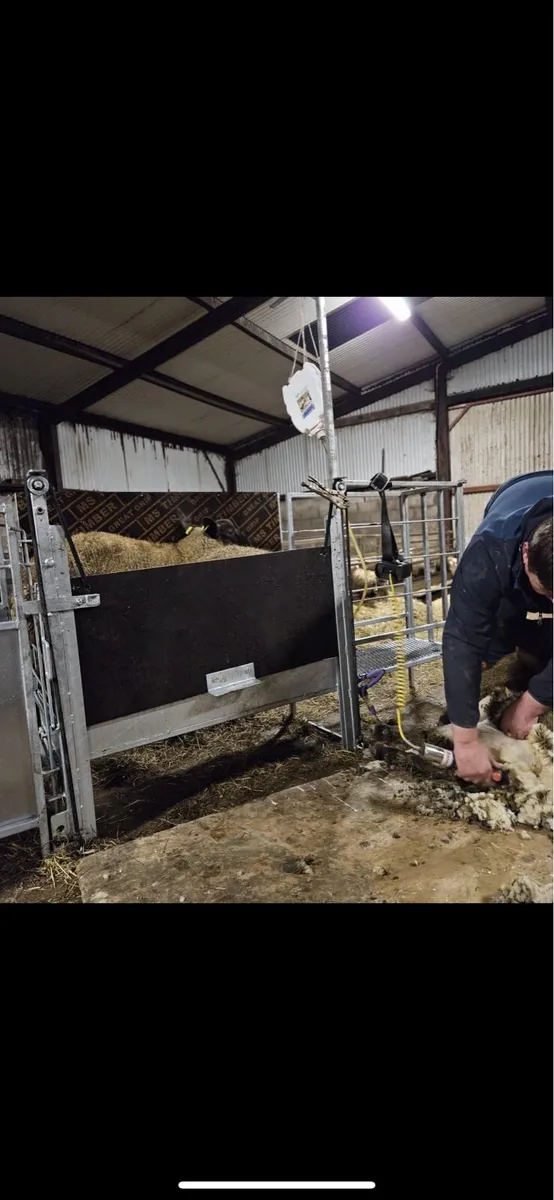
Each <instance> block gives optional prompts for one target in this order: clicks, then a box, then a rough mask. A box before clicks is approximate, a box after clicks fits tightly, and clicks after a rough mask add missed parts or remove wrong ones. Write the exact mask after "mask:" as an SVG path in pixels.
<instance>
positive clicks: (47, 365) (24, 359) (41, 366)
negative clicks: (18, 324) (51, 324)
mask: <svg viewBox="0 0 554 1200" xmlns="http://www.w3.org/2000/svg"><path fill="white" fill-rule="evenodd" d="M108 374H109V371H108V370H106V368H105V367H96V366H94V364H93V363H88V362H83V361H82V360H81V359H77V358H70V357H69V356H68V355H67V354H59V353H58V351H57V350H47V349H46V348H45V347H44V346H32V345H30V344H29V343H28V342H21V341H19V339H18V338H11V337H6V336H5V335H4V334H0V391H2V392H14V393H15V395H16V396H31V397H32V398H33V399H34V400H48V401H51V402H52V403H53V404H59V403H60V402H61V401H62V400H68V399H69V397H70V396H73V395H75V393H76V392H80V391H81V390H82V388H84V387H87V385H88V384H89V383H94V382H95V381H96V380H97V379H102V378H103V376H104V375H108Z"/></svg>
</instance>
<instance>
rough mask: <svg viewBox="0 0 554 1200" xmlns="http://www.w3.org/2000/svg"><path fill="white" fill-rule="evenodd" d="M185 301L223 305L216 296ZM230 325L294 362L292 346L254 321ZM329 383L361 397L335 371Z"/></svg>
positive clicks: (311, 358)
mask: <svg viewBox="0 0 554 1200" xmlns="http://www.w3.org/2000/svg"><path fill="white" fill-rule="evenodd" d="M186 299H187V300H192V301H193V303H194V304H201V305H202V306H203V307H204V308H206V309H211V310H212V311H213V310H214V309H216V308H218V307H219V306H220V305H221V304H223V303H224V301H222V300H218V299H217V296H187V297H186ZM232 324H233V325H234V326H235V327H236V328H237V329H241V330H242V332H243V333H247V334H248V336H249V337H251V338H253V339H254V341H256V342H259V343H260V344H261V345H262V346H268V347H269V349H270V350H275V352H276V353H277V354H281V355H282V356H283V358H288V359H289V361H290V362H294V359H295V357H296V355H297V354H298V351H297V350H296V348H295V347H294V346H289V345H287V343H286V342H284V341H282V339H281V338H278V337H275V335H274V334H273V333H268V332H267V330H266V329H262V327H261V325H255V324H254V321H249V320H248V318H247V317H240V318H239V319H237V320H236V321H233V322H232ZM306 358H307V359H308V360H309V361H310V362H315V363H317V364H318V366H319V359H318V357H317V355H315V354H312V353H311V352H310V351H309V350H307V351H306ZM331 383H332V384H333V386H334V387H336V388H340V391H341V392H349V393H350V394H351V395H352V396H361V391H360V388H359V387H357V385H356V384H355V383H350V380H349V379H343V377H342V375H337V373H336V371H331Z"/></svg>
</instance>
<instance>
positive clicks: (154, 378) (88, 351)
mask: <svg viewBox="0 0 554 1200" xmlns="http://www.w3.org/2000/svg"><path fill="white" fill-rule="evenodd" d="M0 333H4V334H6V335H7V337H13V338H19V340H20V341H22V342H30V343H31V344H32V345H34V346H45V347H46V348H47V349H48V350H55V351H57V352H58V353H59V354H67V355H69V356H70V357H71V358H77V359H82V360H83V361H84V362H91V363H94V364H95V365H96V366H99V367H109V369H110V370H111V371H116V370H117V369H118V368H119V367H124V366H125V365H126V364H127V363H128V362H129V359H127V358H122V357H121V355H119V354H111V353H109V351H107V350H99V349H98V347H97V346H89V345H87V344H86V343H85V342H78V341H76V340H75V339H74V338H69V337H65V336H64V335H63V334H61V333H52V332H51V331H50V330H49V329H40V328H39V327H38V326H37V325H28V324H27V323H26V322H25V321H17V320H16V319H15V318H14V317H6V316H4V315H3V314H2V313H0ZM140 378H141V379H144V380H145V382H146V383H153V384H154V385H155V386H156V387H160V388H164V389H165V390H166V391H168V392H175V393H176V394H177V395H178V396H186V397H188V398H189V399H190V400H198V402H199V404H207V405H208V406H209V407H211V408H219V409H221V411H222V412H229V413H233V414H234V415H235V416H237V417H246V418H247V419H248V420H249V421H257V422H258V423H259V424H260V425H274V426H275V427H276V428H278V427H279V426H282V427H284V426H285V425H287V424H288V422H287V421H286V419H285V418H284V417H274V416H272V415H271V413H264V412H262V411H261V410H260V409H257V408H250V407H249V405H247V404H239V403H238V402H237V401H235V400H227V398H226V397H225V396H218V395H216V394H215V393H214V392H207V391H205V390H204V389H203V388H198V387H194V385H193V384H190V383H183V381H182V380H181V379H174V378H173V376H172V375H164V374H162V372H161V371H146V372H145V374H143V375H141V376H140Z"/></svg>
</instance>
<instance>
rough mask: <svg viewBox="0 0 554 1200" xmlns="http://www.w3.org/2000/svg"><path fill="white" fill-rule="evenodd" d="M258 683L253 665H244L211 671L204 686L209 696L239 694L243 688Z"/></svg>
mask: <svg viewBox="0 0 554 1200" xmlns="http://www.w3.org/2000/svg"><path fill="white" fill-rule="evenodd" d="M259 682H260V681H259V679H256V675H255V671H254V663H245V664H244V665H243V666H242V667H228V668H227V670H225V671H213V672H212V674H211V675H206V686H207V688H208V692H209V693H210V696H226V695H227V693H228V692H241V691H242V690H243V689H244V688H249V687H255V686H256V684H258V683H259Z"/></svg>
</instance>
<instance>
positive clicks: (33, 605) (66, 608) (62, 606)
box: [22, 592, 100, 617]
mask: <svg viewBox="0 0 554 1200" xmlns="http://www.w3.org/2000/svg"><path fill="white" fill-rule="evenodd" d="M99 604H100V593H99V592H87V595H86V596H66V597H64V598H63V599H62V600H49V601H48V603H47V607H46V611H47V613H48V615H50V614H51V613H64V612H75V610H78V609H80V608H98V605H99ZM22 608H23V614H24V616H26V617H35V616H38V614H39V613H40V612H41V611H42V609H41V606H40V601H39V600H24V601H23V604H22Z"/></svg>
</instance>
